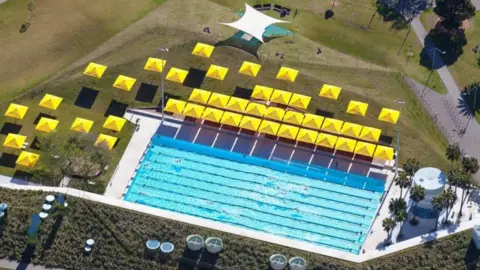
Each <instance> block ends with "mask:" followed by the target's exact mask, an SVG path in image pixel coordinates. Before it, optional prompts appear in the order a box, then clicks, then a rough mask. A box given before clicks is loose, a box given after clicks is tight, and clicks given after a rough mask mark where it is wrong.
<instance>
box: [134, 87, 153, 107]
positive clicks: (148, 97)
mask: <svg viewBox="0 0 480 270" xmlns="http://www.w3.org/2000/svg"><path fill="white" fill-rule="evenodd" d="M157 90H158V85H154V84H148V83H144V82H142V83H141V84H140V87H139V88H138V91H137V95H136V96H135V100H136V101H140V102H146V103H152V102H153V99H154V98H155V95H156V94H157Z"/></svg>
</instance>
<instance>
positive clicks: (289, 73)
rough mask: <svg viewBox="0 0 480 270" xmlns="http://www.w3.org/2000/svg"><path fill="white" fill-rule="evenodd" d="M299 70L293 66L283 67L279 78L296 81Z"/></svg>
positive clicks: (279, 72) (278, 75)
mask: <svg viewBox="0 0 480 270" xmlns="http://www.w3.org/2000/svg"><path fill="white" fill-rule="evenodd" d="M297 75H298V70H296V69H293V68H287V67H281V68H280V70H279V71H278V74H277V79H280V80H285V81H289V82H294V81H295V78H297Z"/></svg>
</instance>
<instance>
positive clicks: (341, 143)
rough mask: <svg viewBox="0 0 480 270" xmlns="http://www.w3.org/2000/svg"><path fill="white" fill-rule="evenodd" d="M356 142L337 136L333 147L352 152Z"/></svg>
mask: <svg viewBox="0 0 480 270" xmlns="http://www.w3.org/2000/svg"><path fill="white" fill-rule="evenodd" d="M356 144H357V141H356V140H353V139H348V138H344V137H339V138H338V140H337V143H336V144H335V149H337V150H341V151H345V152H349V153H353V151H354V150H355V145H356Z"/></svg>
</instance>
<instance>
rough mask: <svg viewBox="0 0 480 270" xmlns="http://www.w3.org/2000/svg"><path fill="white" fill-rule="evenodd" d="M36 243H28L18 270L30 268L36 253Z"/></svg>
mask: <svg viewBox="0 0 480 270" xmlns="http://www.w3.org/2000/svg"><path fill="white" fill-rule="evenodd" d="M35 247H36V246H35V245H27V246H26V247H25V249H24V250H23V252H22V257H21V258H20V260H19V264H18V266H17V268H16V269H17V270H26V269H28V266H29V264H30V263H31V262H32V258H33V257H34V255H33V254H34V253H35Z"/></svg>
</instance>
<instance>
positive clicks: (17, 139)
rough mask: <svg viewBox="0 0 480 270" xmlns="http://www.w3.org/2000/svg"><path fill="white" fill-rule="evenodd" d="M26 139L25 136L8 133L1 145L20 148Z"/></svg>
mask: <svg viewBox="0 0 480 270" xmlns="http://www.w3.org/2000/svg"><path fill="white" fill-rule="evenodd" d="M26 139H27V137H26V136H22V135H18V134H13V133H8V135H7V137H6V138H5V141H3V146H5V147H10V148H15V149H20V148H22V146H23V143H24V142H25V140H26Z"/></svg>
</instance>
